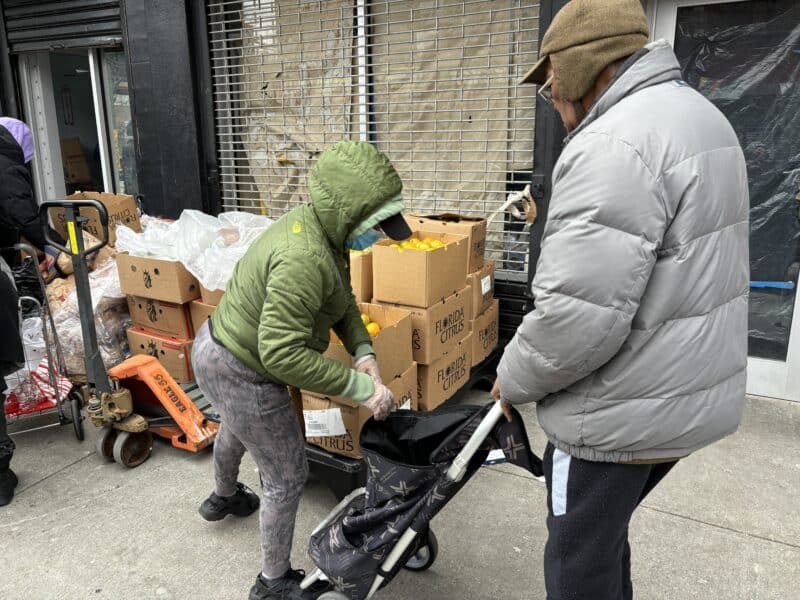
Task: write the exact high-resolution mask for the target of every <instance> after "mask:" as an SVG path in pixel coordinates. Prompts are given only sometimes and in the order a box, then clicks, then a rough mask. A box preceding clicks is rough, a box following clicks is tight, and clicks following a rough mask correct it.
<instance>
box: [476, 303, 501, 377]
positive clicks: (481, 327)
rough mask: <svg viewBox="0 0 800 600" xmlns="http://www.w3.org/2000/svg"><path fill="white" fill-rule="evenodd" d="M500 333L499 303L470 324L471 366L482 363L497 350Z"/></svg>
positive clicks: (491, 306)
mask: <svg viewBox="0 0 800 600" xmlns="http://www.w3.org/2000/svg"><path fill="white" fill-rule="evenodd" d="M499 331H500V301H499V300H493V301H492V302H491V304H490V305H489V309H488V310H487V311H486V312H484V313H483V314H482V315H479V316H478V318H477V319H475V320H474V321H473V322H472V366H473V367H474V366H476V365H478V364H480V363H482V362H483V361H484V360H486V358H487V357H488V356H489V355H490V354H491V353H492V351H493V350H494V349H495V348H497V343H498V341H499V337H500V335H499Z"/></svg>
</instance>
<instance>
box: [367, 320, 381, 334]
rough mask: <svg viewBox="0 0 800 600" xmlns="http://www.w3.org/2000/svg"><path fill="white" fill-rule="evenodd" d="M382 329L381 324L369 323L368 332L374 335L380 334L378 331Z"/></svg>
mask: <svg viewBox="0 0 800 600" xmlns="http://www.w3.org/2000/svg"><path fill="white" fill-rule="evenodd" d="M380 330H381V326H380V325H378V324H377V323H369V324H368V325H367V333H369V334H370V335H371V336H372V337H375V336H376V335H378V332H380Z"/></svg>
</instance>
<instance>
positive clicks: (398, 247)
mask: <svg viewBox="0 0 800 600" xmlns="http://www.w3.org/2000/svg"><path fill="white" fill-rule="evenodd" d="M389 248H395V249H398V250H399V249H400V244H391V245H390V246H389Z"/></svg>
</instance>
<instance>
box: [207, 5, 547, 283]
mask: <svg viewBox="0 0 800 600" xmlns="http://www.w3.org/2000/svg"><path fill="white" fill-rule="evenodd" d="M206 7H207V17H208V24H209V44H210V49H211V51H210V55H211V65H212V79H213V100H214V113H215V125H216V138H217V139H216V142H217V157H218V163H219V168H220V185H221V195H222V206H223V208H224V209H228V210H230V209H239V210H253V211H257V212H260V213H262V214H266V215H268V216H271V217H277V216H280V215H281V214H283V213H284V212H285V211H286V210H288V209H290V208H292V207H294V206H296V205H298V204H300V203H302V202H304V201H305V198H306V189H305V180H306V176H307V173H308V170H309V168H310V167H311V166H312V165H313V163H314V161H315V159H316V157H317V156H318V154H319V153H320V152H322V151H323V150H325V149H326V148H328V147H330V146H331V145H333V144H334V143H336V142H338V141H340V140H342V139H364V140H369V141H371V142H373V143H375V144H376V145H377V146H378V147H379V148H381V149H382V150H383V151H384V152H386V154H387V155H388V156H389V157H390V159H391V160H392V162H393V164H394V165H395V166H396V168H397V169H398V171H399V172H400V175H401V177H402V178H403V182H404V186H405V190H404V196H405V198H406V202H407V204H408V206H409V208H410V209H411V210H413V211H415V212H418V213H431V212H445V211H452V212H458V213H461V214H466V215H470V216H484V217H485V216H488V215H489V214H491V213H493V212H494V211H495V210H497V209H498V208H499V207H500V206H501V205H502V204H503V203H504V202H505V201H506V198H507V196H508V194H509V193H510V192H512V191H514V190H519V189H521V188H522V187H524V185H525V184H526V183H527V182H528V181H530V177H531V168H532V161H533V131H534V106H535V95H534V92H535V89H534V88H532V87H531V86H523V87H518V86H517V81H518V80H519V79H520V78H521V76H522V75H523V74H524V73H525V71H526V70H527V69H528V68H530V66H531V65H532V64H533V63H534V62H535V59H536V52H537V48H538V21H539V3H538V2H535V1H532V0H425V1H419V0H417V1H404V0H326V1H324V2H323V1H307V0H277V1H265V0H243V1H232V0H208V1H207V3H206ZM519 216H520V215H519V214H517V217H514V216H512V215H511V214H509V213H504V214H502V215H500V216H499V217H498V218H497V219H496V220H495V221H494V224H493V225H492V227H491V228H490V232H489V239H488V242H487V254H488V256H489V257H490V258H492V259H494V260H495V261H496V262H497V267H498V275H499V278H501V279H511V280H516V281H526V280H527V270H528V256H529V252H528V249H529V246H528V241H529V240H528V237H529V233H528V231H527V230H525V229H524V227H523V226H524V221H520V220H519V219H518V217H519Z"/></svg>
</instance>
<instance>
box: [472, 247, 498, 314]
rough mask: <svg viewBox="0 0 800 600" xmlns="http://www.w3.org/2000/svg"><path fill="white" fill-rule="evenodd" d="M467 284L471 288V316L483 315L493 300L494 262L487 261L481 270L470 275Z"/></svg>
mask: <svg viewBox="0 0 800 600" xmlns="http://www.w3.org/2000/svg"><path fill="white" fill-rule="evenodd" d="M467 283H469V285H470V286H472V310H473V315H480V314H483V313H484V312H486V309H487V308H489V305H490V304H491V303H492V299H493V298H494V262H493V261H491V260H487V261H486V264H485V265H483V268H482V269H480V270H479V271H475V272H474V273H470V274H469V275H468V276H467Z"/></svg>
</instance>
